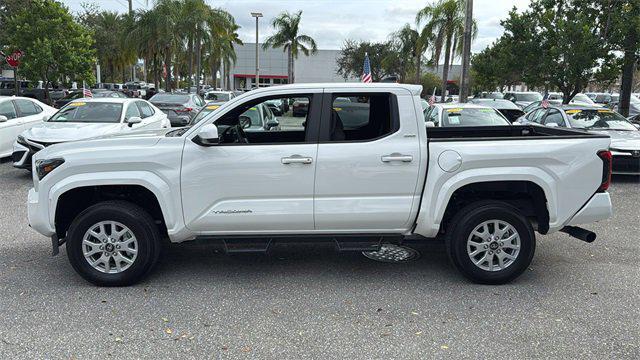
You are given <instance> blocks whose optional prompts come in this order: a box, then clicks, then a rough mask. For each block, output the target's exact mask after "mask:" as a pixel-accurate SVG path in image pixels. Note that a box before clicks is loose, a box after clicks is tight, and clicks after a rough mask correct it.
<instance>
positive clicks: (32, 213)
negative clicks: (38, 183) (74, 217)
mask: <svg viewBox="0 0 640 360" xmlns="http://www.w3.org/2000/svg"><path fill="white" fill-rule="evenodd" d="M27 218H28V219H29V226H31V227H32V228H33V229H34V230H35V231H37V232H39V233H40V234H42V235H44V236H47V237H51V236H53V235H55V233H56V230H55V228H54V227H53V226H52V224H51V223H50V222H49V209H48V207H47V203H46V202H40V199H39V193H38V192H37V191H36V190H35V189H33V188H32V189H31V190H29V194H28V195H27Z"/></svg>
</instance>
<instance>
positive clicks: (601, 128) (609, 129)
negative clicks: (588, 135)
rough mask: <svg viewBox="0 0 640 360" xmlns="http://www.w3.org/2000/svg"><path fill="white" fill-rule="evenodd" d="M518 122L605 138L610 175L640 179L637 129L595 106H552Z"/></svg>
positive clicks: (533, 112) (612, 112) (530, 113)
mask: <svg viewBox="0 0 640 360" xmlns="http://www.w3.org/2000/svg"><path fill="white" fill-rule="evenodd" d="M517 122H518V123H520V124H531V125H539V126H549V127H566V128H573V129H581V130H585V131H589V132H598V133H603V134H607V135H609V136H610V137H611V147H610V150H611V154H612V155H613V173H614V174H631V175H640V130H639V129H640V125H637V124H633V123H631V122H630V121H629V120H627V119H625V118H624V117H623V116H622V115H620V114H618V113H617V112H615V111H613V110H610V109H607V108H603V107H600V106H595V105H576V104H573V105H571V104H569V105H552V106H549V107H548V108H544V107H538V108H535V109H533V110H532V111H530V112H529V113H527V114H526V115H525V116H523V117H521V118H520V119H518V121H517Z"/></svg>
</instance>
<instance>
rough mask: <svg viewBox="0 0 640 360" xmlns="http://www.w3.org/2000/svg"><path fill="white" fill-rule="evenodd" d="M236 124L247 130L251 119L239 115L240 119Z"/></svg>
mask: <svg viewBox="0 0 640 360" xmlns="http://www.w3.org/2000/svg"><path fill="white" fill-rule="evenodd" d="M238 122H240V126H241V127H242V128H243V129H248V128H249V127H251V118H250V117H248V116H246V115H240V117H239V118H238Z"/></svg>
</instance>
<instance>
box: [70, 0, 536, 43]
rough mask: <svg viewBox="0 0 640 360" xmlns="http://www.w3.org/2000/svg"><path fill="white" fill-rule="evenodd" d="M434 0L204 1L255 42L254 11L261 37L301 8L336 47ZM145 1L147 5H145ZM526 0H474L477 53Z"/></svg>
mask: <svg viewBox="0 0 640 360" xmlns="http://www.w3.org/2000/svg"><path fill="white" fill-rule="evenodd" d="M432 1H434V0H263V1H249V0H207V2H208V3H209V4H210V5H212V6H214V7H221V8H223V9H226V10H227V11H229V12H230V13H231V14H232V15H233V16H234V17H235V18H236V21H237V22H238V24H239V25H241V26H242V29H240V36H241V38H242V40H243V41H245V42H254V39H255V22H254V21H255V20H254V19H253V18H251V16H250V13H251V12H252V11H260V12H262V13H263V14H264V16H265V17H264V18H263V19H261V20H262V23H261V25H260V41H262V40H263V39H264V38H265V37H266V36H268V35H269V34H270V33H271V32H272V29H271V27H270V26H269V25H268V21H269V19H271V18H273V17H275V16H276V15H277V14H278V13H280V12H282V11H284V10H288V11H296V10H302V11H303V14H302V33H304V34H307V35H310V36H312V37H313V38H314V39H315V40H316V42H317V43H318V47H319V48H321V49H340V47H341V45H342V43H343V41H344V39H355V40H367V41H383V40H386V39H387V38H388V36H389V34H390V33H391V32H393V31H395V30H397V29H399V28H400V27H401V26H403V25H404V24H405V23H410V24H414V22H415V15H416V13H417V12H418V10H419V9H421V8H423V7H424V6H425V5H426V4H428V3H430V2H432ZM62 2H63V3H65V4H66V5H67V6H69V7H70V8H71V10H72V11H74V12H75V11H79V10H81V9H82V7H81V4H82V3H87V2H94V3H96V4H98V6H100V7H101V8H102V9H106V10H114V11H126V10H127V6H128V5H127V0H62ZM153 2H154V1H153V0H133V3H134V8H136V9H140V8H142V9H143V8H146V7H150V6H151V5H152V4H153ZM147 3H148V5H147ZM528 4H529V0H474V4H473V5H474V6H473V15H474V17H475V18H476V20H477V22H478V38H477V39H476V40H475V42H474V44H473V45H472V51H473V52H477V51H480V50H482V49H483V48H485V47H486V46H487V45H489V44H490V43H491V42H492V41H493V40H494V39H495V38H497V37H499V36H500V35H501V34H502V31H503V29H502V27H501V26H500V20H501V19H504V18H505V17H506V16H507V14H508V12H509V10H511V8H513V7H514V6H515V7H517V8H518V9H520V10H522V9H525V8H526V7H527V5H528Z"/></svg>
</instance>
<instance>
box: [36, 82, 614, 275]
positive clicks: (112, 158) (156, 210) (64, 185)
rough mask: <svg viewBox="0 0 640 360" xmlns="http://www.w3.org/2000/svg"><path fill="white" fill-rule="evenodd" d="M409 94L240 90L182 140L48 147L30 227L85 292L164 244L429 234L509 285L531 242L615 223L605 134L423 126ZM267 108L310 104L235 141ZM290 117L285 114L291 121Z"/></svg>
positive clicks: (368, 244)
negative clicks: (63, 256) (61, 257)
mask: <svg viewBox="0 0 640 360" xmlns="http://www.w3.org/2000/svg"><path fill="white" fill-rule="evenodd" d="M420 92H421V87H419V86H412V85H400V84H386V83H385V84H299V85H287V86H278V87H272V88H266V89H260V90H255V91H251V92H248V93H246V94H243V95H242V96H240V97H237V98H234V99H232V100H231V101H229V102H227V103H225V104H224V105H222V106H221V107H220V108H218V109H217V110H215V111H213V112H211V113H210V114H209V115H208V116H206V117H204V119H203V120H201V121H199V122H198V123H196V124H195V125H193V126H191V127H189V128H180V129H167V130H154V131H141V132H133V133H129V134H120V135H113V136H107V137H102V138H96V139H92V140H87V141H77V142H71V143H65V144H58V145H53V146H50V147H47V148H45V149H43V150H41V151H40V152H38V153H37V154H36V155H35V156H34V158H33V169H34V170H33V181H34V187H33V189H31V190H30V191H29V196H28V210H29V223H30V225H31V227H33V228H34V229H35V230H36V231H38V232H39V233H41V234H43V235H45V236H47V237H50V238H51V240H52V245H53V252H54V254H56V253H57V252H58V247H59V246H60V245H62V244H63V243H66V249H67V255H68V257H69V260H70V262H71V264H72V265H73V267H74V269H75V270H76V271H77V272H78V273H79V274H80V275H81V276H82V277H84V278H85V279H87V280H88V281H90V282H93V283H95V284H98V285H104V286H119V285H128V284H133V283H135V282H137V281H139V280H140V279H141V278H142V277H143V276H144V275H145V274H146V273H148V272H149V270H150V269H151V268H152V267H153V265H154V263H155V262H156V260H157V257H158V253H159V250H160V247H161V244H162V242H163V240H164V239H168V240H169V241H171V242H183V241H187V240H202V241H211V242H219V243H220V244H223V245H224V246H225V248H226V250H227V251H229V252H233V251H265V250H266V249H267V248H268V247H269V245H270V244H272V243H274V242H278V241H290V240H292V239H294V240H295V241H297V242H300V241H308V242H310V243H313V242H317V241H331V242H335V244H336V245H337V247H338V249H340V250H358V251H367V250H375V249H377V248H379V246H380V245H381V243H387V242H392V243H403V242H408V241H427V240H429V239H436V238H441V239H444V241H445V242H446V249H447V253H448V255H449V257H450V259H451V261H452V262H453V263H454V264H455V266H456V267H457V268H458V269H459V270H460V271H461V272H462V274H464V275H465V276H467V277H468V278H470V279H471V280H473V281H475V282H479V283H486V284H500V283H505V282H508V281H510V280H512V279H514V278H516V277H517V276H518V275H520V274H521V273H522V272H523V271H524V270H525V269H526V268H527V266H528V265H529V263H530V262H531V259H532V257H533V255H534V250H535V234H534V231H537V232H538V233H540V234H549V233H552V232H555V231H564V232H566V233H568V234H570V235H572V236H573V237H576V238H579V239H581V240H584V241H587V242H591V241H593V240H594V239H595V234H594V233H593V232H590V231H587V230H584V229H582V228H579V227H577V226H576V225H579V224H584V223H592V222H594V221H598V220H602V219H606V218H609V217H610V216H611V215H612V209H611V201H610V198H609V194H608V193H607V192H606V190H607V187H608V186H609V181H610V166H611V154H610V152H609V151H608V150H607V149H608V147H609V141H610V140H609V137H608V136H606V135H599V134H586V133H584V132H576V131H573V130H569V129H558V128H542V127H533V126H510V125H507V126H493V127H472V128H471V127H441V128H427V127H425V120H424V117H423V113H422V108H421V105H420V97H419V95H420ZM273 99H280V100H284V101H287V102H289V103H293V102H308V106H307V107H305V109H302V110H301V109H293V107H292V108H291V109H289V111H288V112H285V113H283V114H281V116H278V119H277V120H278V122H279V124H280V126H278V128H277V129H276V130H265V131H244V129H245V128H248V127H250V126H251V123H250V122H251V119H250V118H249V117H247V116H246V115H242V114H245V113H246V112H247V111H248V110H250V109H251V108H254V107H256V106H258V105H259V104H261V103H265V102H267V101H270V100H273ZM293 110H295V111H296V113H295V115H296V116H293V114H292V112H293Z"/></svg>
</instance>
